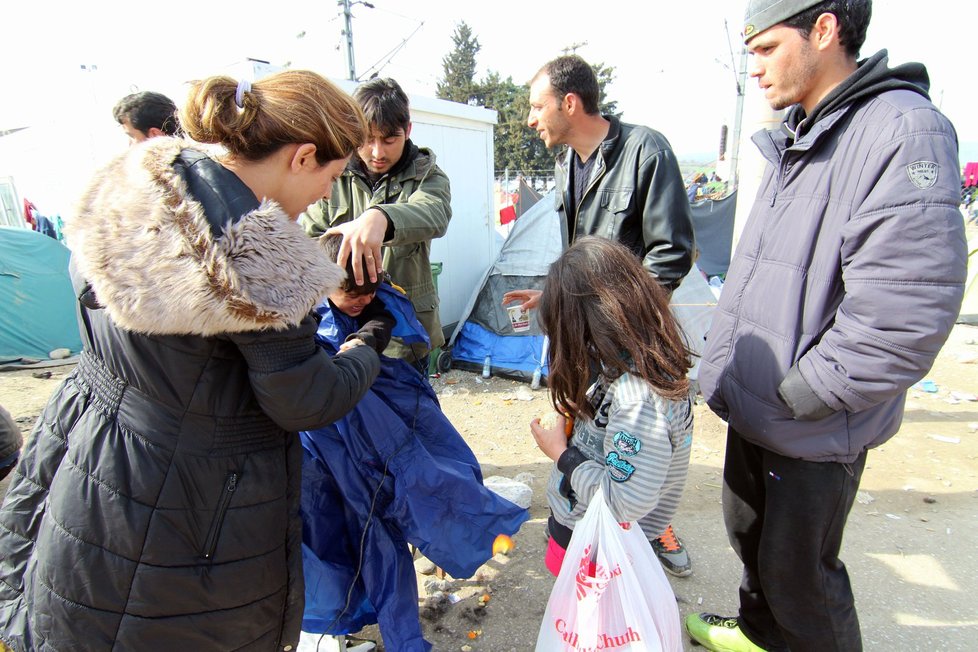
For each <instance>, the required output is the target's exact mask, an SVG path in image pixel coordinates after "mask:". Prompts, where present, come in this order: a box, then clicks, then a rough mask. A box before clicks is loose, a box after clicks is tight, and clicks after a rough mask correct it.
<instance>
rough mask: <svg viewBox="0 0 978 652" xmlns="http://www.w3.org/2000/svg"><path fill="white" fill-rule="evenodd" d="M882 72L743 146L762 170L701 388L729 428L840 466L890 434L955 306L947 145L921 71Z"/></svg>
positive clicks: (864, 75) (960, 277)
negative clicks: (750, 147)
mask: <svg viewBox="0 0 978 652" xmlns="http://www.w3.org/2000/svg"><path fill="white" fill-rule="evenodd" d="M886 62H887V57H886V51H882V52H880V53H878V54H876V55H874V56H873V57H871V58H870V59H868V60H866V61H863V62H861V63H860V67H859V68H858V70H857V71H856V72H855V73H854V74H853V75H852V76H850V78H849V79H848V80H846V82H843V84H842V85H840V87H839V88H837V89H836V90H835V91H833V93H832V94H830V96H829V97H827V98H826V99H825V100H823V101H822V103H821V104H820V106H819V107H816V108H815V109H813V111H812V116H811V118H805V116H804V114H803V113H802V112H801V111H800V109H801V107H795V108H794V109H793V110H792V111H791V112H790V113H789V115H788V118H787V121H786V123H785V125H783V126H782V128H781V129H775V130H772V131H762V132H760V133H758V134H756V135H755V136H754V142H755V143H756V144H757V145H758V147H759V148H760V150H761V153H762V154H763V156H764V158H765V159H766V160H767V161H768V163H769V165H768V168H767V171H766V172H765V174H764V178H763V180H762V182H761V187H760V190H759V191H758V194H757V199H756V200H755V202H754V207H753V209H752V211H751V214H750V217H749V219H748V221H747V224H746V227H745V229H744V232H743V234H742V236H741V238H740V242H739V244H738V245H737V249H736V252H735V258H734V260H733V262H732V263H731V266H730V270H729V273H728V276H727V281H726V284H725V285H724V288H723V292H722V295H721V297H720V301H719V305H718V306H717V309H716V313H715V315H714V318H713V324H712V327H711V329H710V333H709V335H708V337H707V346H706V351H705V352H704V354H703V364H702V367H701V370H700V377H699V378H700V387H701V389H702V391H703V395H704V397H706V399H707V402H708V403H709V405H710V407H711V408H712V409H713V410H714V411H715V412H716V413H717V414H718V415H720V416H721V417H722V418H724V419H727V420H728V421H729V423H730V426H731V427H733V428H734V429H735V430H736V431H738V432H739V433H740V434H741V435H743V437H744V438H746V439H747V440H749V441H751V442H753V443H755V444H758V445H760V446H763V447H765V448H767V449H769V450H772V451H774V452H776V453H779V454H781V455H784V456H787V457H792V458H798V459H806V460H813V461H837V462H849V461H852V460H854V459H855V458H856V457H857V456H858V455H859V454H860V453H861V452H862V451H864V450H866V449H867V448H872V447H874V446H878V445H879V444H881V443H883V442H885V441H886V440H887V439H889V438H890V437H891V436H893V434H894V433H895V432H896V431H897V429H898V428H899V426H900V423H901V421H902V418H903V406H904V402H905V398H906V390H907V389H908V388H909V387H910V386H911V385H913V384H914V383H915V382H917V381H918V380H920V379H921V378H922V377H923V376H924V374H925V373H927V371H928V370H929V369H930V367H931V365H932V364H933V362H934V358H935V357H936V356H937V353H938V351H939V350H940V348H941V346H942V345H943V344H944V341H945V340H946V338H947V336H948V334H949V333H950V331H951V327H952V326H953V325H954V321H955V319H956V317H957V315H958V310H959V308H960V305H961V298H962V295H963V288H964V280H965V272H966V267H967V264H966V258H967V253H966V244H965V238H964V223H963V220H962V218H961V213H960V212H959V210H958V203H959V201H960V198H961V194H960V178H959V168H958V149H957V137H956V134H955V132H954V128H953V127H952V125H951V123H950V122H949V121H948V120H947V119H946V118H945V117H944V116H943V115H942V114H941V113H940V112H939V111H938V110H937V109H936V108H935V107H934V105H933V104H931V102H930V101H929V100H928V99H927V96H926V88H927V75H926V71H925V70H924V69H923V66H920V65H919V64H907V65H905V66H901V67H899V68H896V69H892V70H891V69H889V68H888V67H887V63H886ZM793 136H794V137H793ZM789 406H790V407H789Z"/></svg>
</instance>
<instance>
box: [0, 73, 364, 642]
mask: <svg viewBox="0 0 978 652" xmlns="http://www.w3.org/2000/svg"><path fill="white" fill-rule="evenodd" d="M180 121H181V123H182V125H183V127H184V129H185V131H186V133H187V135H188V136H189V137H190V138H192V139H193V140H195V141H197V142H201V143H212V144H220V145H221V146H223V149H224V154H223V155H222V156H220V157H219V158H212V157H211V156H209V155H207V154H206V153H204V151H202V150H201V149H200V148H199V147H198V146H195V145H194V144H192V143H191V142H188V141H181V140H177V139H174V138H155V139H152V140H149V141H146V142H145V143H141V144H139V145H137V146H134V147H132V148H130V149H129V151H128V152H127V153H126V154H125V155H123V156H120V157H119V158H118V159H116V160H115V161H113V162H112V163H110V164H109V165H108V166H107V167H106V168H105V169H103V170H102V171H101V172H99V173H98V174H97V175H96V177H95V178H94V180H93V181H92V182H91V184H90V186H89V187H88V189H87V191H86V192H85V194H84V196H83V197H82V199H81V202H80V205H79V209H78V212H77V217H76V218H75V219H74V220H72V222H71V223H70V225H69V228H70V230H69V232H68V233H69V238H70V242H71V245H72V249H73V261H72V263H73V267H74V269H73V282H74V284H75V287H76V290H77V293H78V297H79V324H80V327H81V331H82V334H83V339H84V340H85V349H84V352H83V353H82V355H81V360H80V362H79V364H78V366H77V367H76V369H75V370H74V371H73V373H72V374H71V375H70V376H69V377H68V378H67V379H66V380H65V381H64V383H63V384H62V385H61V386H60V388H59V389H58V390H56V391H55V393H54V395H53V397H52V398H51V400H50V402H49V403H48V405H47V407H46V408H45V410H44V412H43V414H42V415H41V417H40V419H39V420H38V422H37V425H36V427H35V429H34V432H33V434H32V436H31V438H30V441H29V442H28V444H27V447H26V448H25V450H24V452H23V455H22V458H21V461H20V463H19V465H18V467H17V469H16V470H15V472H14V474H13V480H12V482H11V486H10V489H9V491H8V493H7V496H6V499H5V501H4V503H3V506H2V508H0V640H2V641H3V643H5V644H6V645H7V646H10V647H11V648H13V649H14V650H16V651H18V652H26V651H28V650H140V651H148V650H167V651H169V650H270V651H271V650H282V651H288V650H291V649H293V648H294V646H295V645H296V644H297V642H298V639H299V629H300V621H301V616H302V607H303V585H302V569H301V560H300V544H301V538H302V533H301V524H300V521H299V518H298V505H299V502H298V497H299V487H300V484H299V480H300V468H299V466H300V463H301V453H300V447H299V443H298V439H297V438H296V436H295V434H294V433H295V431H299V430H312V429H316V428H320V427H323V426H325V425H326V424H329V423H331V422H333V421H335V420H336V419H337V418H339V417H340V416H342V415H343V414H345V413H346V412H347V411H348V410H349V409H350V408H352V407H353V406H354V405H355V404H356V402H357V401H358V400H359V399H360V397H361V396H362V395H363V394H364V392H365V391H366V390H367V388H368V387H369V385H370V383H371V382H372V381H373V379H374V378H375V377H376V375H377V372H378V357H377V353H376V352H375V351H373V350H372V349H371V348H370V347H368V346H363V345H361V346H356V347H354V348H352V349H350V350H349V351H347V352H344V353H341V354H339V355H337V356H335V357H333V358H331V357H330V356H329V355H328V354H327V353H326V352H325V351H324V350H322V349H320V348H318V347H317V345H316V343H315V340H314V336H315V333H316V327H317V319H316V318H315V316H314V315H312V314H311V312H310V311H311V309H312V308H313V307H314V306H315V305H316V304H317V303H319V302H320V300H321V299H322V298H323V297H325V296H326V295H327V294H329V293H330V292H331V291H333V290H334V289H335V288H336V286H337V285H338V283H339V281H340V280H341V279H342V277H343V271H342V270H341V269H340V268H339V267H338V266H337V265H336V264H335V263H333V262H332V261H331V260H329V259H328V258H327V257H326V256H325V254H324V253H323V252H322V251H321V250H320V249H319V247H318V245H317V243H316V241H314V240H310V239H309V238H308V237H307V236H306V235H305V234H304V232H303V230H302V229H301V228H300V227H299V226H298V224H297V223H296V222H295V219H296V217H297V216H298V215H299V213H300V212H302V211H303V210H304V209H305V208H306V207H307V206H308V205H309V204H311V203H313V202H314V201H316V200H317V199H320V198H321V197H324V196H325V197H329V195H330V192H331V187H332V185H333V181H334V180H335V179H336V177H337V176H339V174H340V173H342V171H343V169H344V168H345V166H346V163H347V160H348V159H349V157H350V154H351V153H352V152H353V150H354V149H355V148H356V147H357V146H358V145H360V143H361V142H363V140H364V134H365V124H364V120H363V116H362V114H361V112H360V109H359V108H358V107H357V106H356V104H355V103H354V102H353V101H352V100H351V99H350V98H349V97H348V96H347V95H346V94H344V93H343V92H342V91H340V90H339V89H337V88H336V87H335V86H333V85H332V84H330V83H329V82H328V81H326V80H325V79H323V78H322V77H320V76H319V75H316V74H314V73H310V72H305V71H285V72H282V73H279V74H277V75H273V76H270V77H267V78H265V79H263V80H261V81H258V82H256V83H255V84H254V86H251V85H250V84H248V83H245V82H242V83H237V82H236V81H235V80H232V79H230V78H227V77H214V78H210V79H207V80H204V81H202V82H195V83H194V84H193V87H192V90H191V94H190V99H189V100H188V103H187V105H186V107H185V108H184V109H183V111H182V112H181V115H180ZM0 647H2V646H0Z"/></svg>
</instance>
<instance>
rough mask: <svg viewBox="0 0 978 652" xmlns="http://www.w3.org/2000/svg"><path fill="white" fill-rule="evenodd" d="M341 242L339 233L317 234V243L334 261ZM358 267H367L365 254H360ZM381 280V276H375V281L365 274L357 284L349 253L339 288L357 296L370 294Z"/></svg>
mask: <svg viewBox="0 0 978 652" xmlns="http://www.w3.org/2000/svg"><path fill="white" fill-rule="evenodd" d="M342 243H343V236H342V235H340V234H339V233H332V234H330V235H322V236H319V244H320V246H321V247H322V248H323V251H324V252H326V257H327V258H329V259H330V260H332V261H335V260H336V258H337V257H338V256H339V254H340V245H341V244H342ZM360 258H361V261H360V265H361V267H360V269H367V267H368V265H367V259H366V257H365V256H362V255H361V257H360ZM381 281H383V278H382V277H381V276H378V277H377V281H376V282H372V281H371V280H370V277H369V276H367V275H366V274H364V275H363V283H361V284H360V285H357V284H356V283H357V282H356V279H355V278H354V276H353V254H352V253H351V254H350V255H349V256H348V257H347V259H346V278H345V279H343V282H342V283H340V289H341V290H343V291H344V292H352V293H353V294H356V295H358V296H362V295H364V294H370V293H371V292H376V291H377V288H378V287H380V283H381Z"/></svg>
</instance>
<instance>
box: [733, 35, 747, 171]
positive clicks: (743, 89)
mask: <svg viewBox="0 0 978 652" xmlns="http://www.w3.org/2000/svg"><path fill="white" fill-rule="evenodd" d="M746 94H747V48H745V47H742V48H741V49H740V68H739V69H738V70H737V109H736V112H735V114H734V123H733V140H732V142H731V146H730V173H731V175H732V176H733V179H731V185H730V187H731V188H736V187H737V186H738V185H740V169H739V167H738V165H739V162H740V161H739V159H740V128H741V126H742V123H743V121H744V96H745V95H746Z"/></svg>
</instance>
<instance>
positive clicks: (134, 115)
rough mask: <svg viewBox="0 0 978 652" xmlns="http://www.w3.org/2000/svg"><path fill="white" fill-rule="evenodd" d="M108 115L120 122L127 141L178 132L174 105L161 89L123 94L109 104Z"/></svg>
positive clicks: (134, 141)
mask: <svg viewBox="0 0 978 652" xmlns="http://www.w3.org/2000/svg"><path fill="white" fill-rule="evenodd" d="M112 116H113V117H114V118H115V120H116V122H118V123H119V124H120V125H122V130H123V131H124V132H126V135H127V136H129V142H130V143H141V142H143V141H144V140H148V139H150V138H156V137H157V136H176V135H178V134H179V132H180V121H179V119H178V118H177V106H176V104H174V103H173V100H171V99H170V98H168V97H167V96H166V95H163V94H162V93H154V92H152V91H142V92H139V93H132V94H130V95H126V96H125V97H124V98H122V99H121V100H119V102H118V103H117V104H116V105H115V106H114V107H113V108H112Z"/></svg>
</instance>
